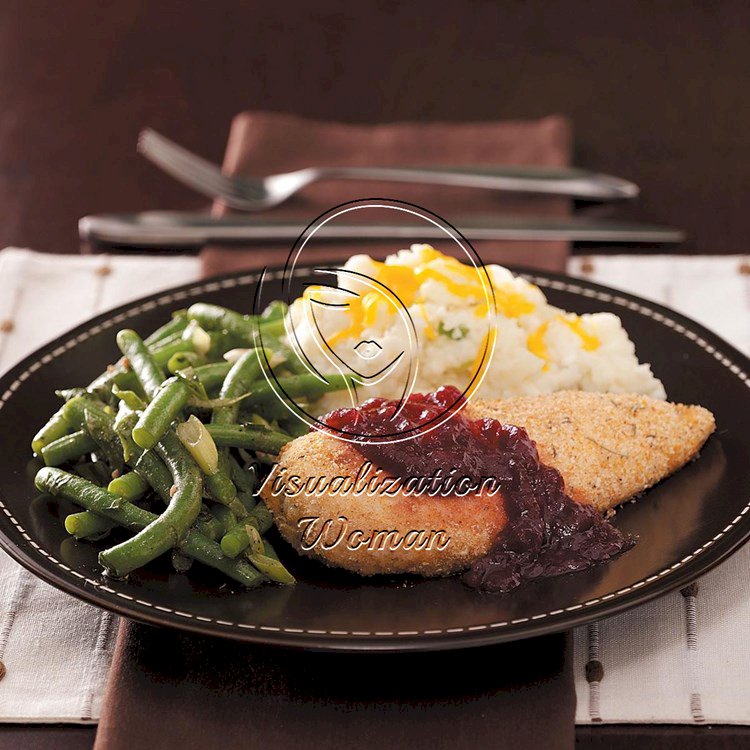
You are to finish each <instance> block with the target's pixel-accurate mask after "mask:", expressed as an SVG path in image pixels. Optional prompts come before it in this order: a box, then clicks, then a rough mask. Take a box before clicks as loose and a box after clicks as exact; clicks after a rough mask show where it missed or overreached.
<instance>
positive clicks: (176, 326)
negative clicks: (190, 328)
mask: <svg viewBox="0 0 750 750" xmlns="http://www.w3.org/2000/svg"><path fill="white" fill-rule="evenodd" d="M187 323H188V319H187V311H186V310H176V311H175V312H173V313H172V319H171V320H170V321H169V322H168V323H165V324H164V325H163V326H161V327H160V328H157V329H156V330H155V331H154V332H153V333H152V334H151V335H150V336H149V337H148V338H147V339H146V340H145V341H144V343H145V344H146V346H148V347H149V348H150V347H152V346H154V345H155V344H158V343H159V342H160V341H163V340H164V339H167V338H169V337H170V336H173V335H174V334H175V333H179V334H181V333H182V332H183V331H184V330H185V326H186V325H187Z"/></svg>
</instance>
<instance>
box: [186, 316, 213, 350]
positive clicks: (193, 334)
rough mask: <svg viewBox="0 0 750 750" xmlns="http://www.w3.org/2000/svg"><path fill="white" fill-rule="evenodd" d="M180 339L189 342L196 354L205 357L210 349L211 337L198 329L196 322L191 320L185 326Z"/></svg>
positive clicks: (201, 329)
mask: <svg viewBox="0 0 750 750" xmlns="http://www.w3.org/2000/svg"><path fill="white" fill-rule="evenodd" d="M182 338H183V340H184V341H189V342H190V343H191V344H192V345H193V348H194V349H195V351H196V352H198V354H203V355H204V356H205V355H206V354H208V352H209V350H210V349H211V336H210V335H209V334H208V333H207V332H206V331H205V330H203V328H201V327H200V324H199V323H198V321H197V320H191V321H190V322H189V323H188V324H187V327H186V328H185V330H184V331H183V334H182Z"/></svg>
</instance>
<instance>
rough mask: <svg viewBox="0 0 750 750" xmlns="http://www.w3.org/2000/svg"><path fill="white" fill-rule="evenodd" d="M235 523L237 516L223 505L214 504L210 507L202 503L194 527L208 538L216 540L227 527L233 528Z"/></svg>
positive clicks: (227, 529) (222, 534) (225, 531)
mask: <svg viewBox="0 0 750 750" xmlns="http://www.w3.org/2000/svg"><path fill="white" fill-rule="evenodd" d="M236 524H237V516H235V515H234V513H232V511H231V510H229V508H227V507H225V506H224V505H214V506H212V507H211V508H209V507H208V506H207V505H204V506H203V507H202V508H201V512H200V513H199V514H198V520H197V521H196V522H195V528H196V529H198V530H199V531H200V532H201V533H202V534H205V535H206V536H207V537H208V538H209V539H213V540H214V541H216V540H217V539H221V537H223V536H224V534H226V533H227V531H229V529H233V528H234V527H235V525H236Z"/></svg>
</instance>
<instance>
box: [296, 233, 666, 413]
mask: <svg viewBox="0 0 750 750" xmlns="http://www.w3.org/2000/svg"><path fill="white" fill-rule="evenodd" d="M486 271H487V276H484V274H482V273H481V272H479V271H478V270H477V269H475V268H474V267H472V266H470V265H468V264H463V263H460V262H459V261H457V260H455V259H454V258H450V257H448V256H446V255H443V254H441V253H439V252H438V251H436V250H435V249H433V248H432V247H430V246H429V245H412V246H411V248H410V249H409V250H401V251H400V252H398V253H396V254H394V255H390V256H389V257H388V258H387V259H386V261H385V262H384V263H380V262H377V261H374V260H373V259H372V258H370V257H369V256H367V255H355V256H354V257H352V258H350V259H349V260H348V261H347V263H346V265H345V266H344V267H343V269H342V271H341V272H340V273H339V274H338V278H337V279H336V278H334V277H333V276H331V277H330V278H327V279H321V286H318V287H309V288H308V290H307V291H306V292H305V294H304V296H303V297H302V298H300V299H298V300H296V301H295V302H294V304H293V305H292V307H291V309H290V312H289V315H290V320H289V321H288V322H290V323H291V325H292V326H293V327H294V335H295V337H296V341H297V343H298V345H299V348H300V349H301V350H302V351H303V352H304V353H305V356H306V357H307V358H308V360H309V361H310V362H311V363H312V364H313V365H314V367H315V368H316V369H318V370H319V371H320V372H322V373H334V372H336V371H339V372H347V371H354V372H356V373H358V374H360V375H361V382H362V384H363V387H362V388H360V389H358V391H359V393H358V397H359V400H364V399H365V398H370V397H372V396H383V397H386V398H399V397H400V396H401V395H402V393H403V391H404V384H405V383H406V382H407V381H408V380H409V378H411V383H410V386H411V390H413V391H416V392H419V391H431V390H434V389H435V388H437V387H439V386H441V385H446V384H451V385H455V386H458V387H459V388H462V389H463V388H466V387H467V385H468V384H469V382H470V381H471V380H472V378H474V377H475V376H476V373H477V371H478V370H479V369H481V370H482V374H483V378H482V379H481V384H480V385H479V386H478V390H477V391H476V392H475V394H474V395H476V396H477V397H480V398H493V399H497V398H508V397H513V396H522V395H535V394H542V393H552V392H555V391H560V390H583V391H609V392H613V393H640V394H644V395H647V396H651V397H654V398H662V399H663V398H665V392H664V387H663V386H662V384H661V382H659V380H658V379H657V378H656V377H655V376H654V375H653V373H652V372H651V369H650V367H649V366H648V365H647V364H639V363H638V359H637V357H636V354H635V347H634V345H633V343H632V342H631V341H630V339H629V338H628V335H627V333H626V332H625V330H624V329H623V327H622V323H621V322H620V319H619V318H618V317H617V316H616V315H612V314H611V313H594V314H589V315H580V316H579V315H575V314H573V313H568V312H565V311H564V310H561V309H559V308H556V307H553V306H552V305H550V304H549V303H548V302H547V300H546V298H545V296H544V294H543V293H542V291H541V290H540V289H539V288H538V287H536V286H534V285H533V284H530V283H529V282H527V281H525V280H524V279H522V278H519V277H517V276H514V275H513V274H512V273H511V272H510V271H508V270H507V269H506V268H503V267H501V266H497V265H490V266H487V267H486ZM487 277H489V280H490V282H491V285H492V290H491V294H490V295H488V292H489V289H488V287H487V284H486V280H487ZM483 280H484V281H483ZM336 282H338V283H336ZM327 285H328V286H327ZM336 286H338V290H337V289H334V288H333V287H336ZM492 296H494V304H493V303H492V301H491V300H492ZM488 300H490V301H489V303H488ZM493 307H494V310H493ZM409 319H410V321H411V322H409ZM493 323H494V326H493ZM493 328H494V331H493ZM411 339H413V340H412V341H411V344H410V343H409V342H410V340H411ZM493 345H494V351H493V352H492V356H491V358H489V360H487V361H486V362H485V364H484V366H483V367H481V368H480V363H481V362H482V352H484V351H489V350H491V349H492V348H493ZM350 403H351V401H350V397H349V396H348V395H347V394H346V393H337V394H331V395H329V396H327V397H326V399H325V403H323V404H321V406H322V407H323V408H325V409H330V408H334V407H336V406H340V405H350Z"/></svg>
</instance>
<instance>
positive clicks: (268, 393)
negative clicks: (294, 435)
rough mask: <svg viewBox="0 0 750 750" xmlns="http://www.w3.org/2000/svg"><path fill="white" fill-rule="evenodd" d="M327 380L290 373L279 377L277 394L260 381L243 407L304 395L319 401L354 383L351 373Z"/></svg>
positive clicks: (306, 397)
mask: <svg viewBox="0 0 750 750" xmlns="http://www.w3.org/2000/svg"><path fill="white" fill-rule="evenodd" d="M326 378H327V380H326V381H323V380H321V379H320V378H319V377H317V376H316V375H311V374H310V375H290V376H288V377H285V378H279V379H278V384H277V386H276V388H277V389H279V388H280V389H281V390H280V393H279V395H278V396H277V394H276V392H275V390H274V388H272V387H271V385H270V384H269V383H268V381H265V382H263V383H258V384H257V385H256V387H255V388H253V392H252V393H251V394H250V395H249V396H248V397H247V398H246V399H244V401H243V407H244V408H248V409H252V408H253V407H254V406H257V405H262V404H265V403H268V402H269V401H270V402H273V401H274V400H277V399H278V398H279V396H280V397H283V398H287V397H288V398H299V397H303V398H305V399H306V400H307V401H310V402H312V401H317V400H318V399H319V398H320V397H321V396H324V395H325V394H326V393H331V392H332V391H340V390H342V389H344V388H348V387H350V386H351V385H352V379H351V376H349V375H327V376H326Z"/></svg>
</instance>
